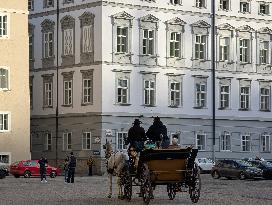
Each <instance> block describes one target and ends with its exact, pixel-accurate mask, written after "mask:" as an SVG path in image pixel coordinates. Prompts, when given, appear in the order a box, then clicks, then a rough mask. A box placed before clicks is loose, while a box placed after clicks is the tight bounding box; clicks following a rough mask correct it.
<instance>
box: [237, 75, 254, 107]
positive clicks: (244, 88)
mask: <svg viewBox="0 0 272 205" xmlns="http://www.w3.org/2000/svg"><path fill="white" fill-rule="evenodd" d="M250 86H251V81H250V80H240V106H239V108H240V110H249V109H250V97H251V95H250V92H251V89H250Z"/></svg>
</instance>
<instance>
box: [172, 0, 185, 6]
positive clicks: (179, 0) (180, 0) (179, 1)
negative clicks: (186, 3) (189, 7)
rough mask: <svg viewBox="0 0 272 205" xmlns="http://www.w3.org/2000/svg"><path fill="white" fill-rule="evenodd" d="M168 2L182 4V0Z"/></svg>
mask: <svg viewBox="0 0 272 205" xmlns="http://www.w3.org/2000/svg"><path fill="white" fill-rule="evenodd" d="M170 4H173V5H181V4H182V0H170Z"/></svg>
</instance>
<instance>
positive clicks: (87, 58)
mask: <svg viewBox="0 0 272 205" xmlns="http://www.w3.org/2000/svg"><path fill="white" fill-rule="evenodd" d="M94 17H95V16H94V14H92V13H89V12H84V13H83V14H82V15H81V16H80V17H79V20H80V28H81V43H80V48H81V49H80V51H81V52H80V62H81V63H83V64H84V63H92V62H94Z"/></svg>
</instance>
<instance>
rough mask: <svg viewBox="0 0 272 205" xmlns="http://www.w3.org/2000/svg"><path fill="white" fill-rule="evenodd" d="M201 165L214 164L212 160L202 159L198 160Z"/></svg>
mask: <svg viewBox="0 0 272 205" xmlns="http://www.w3.org/2000/svg"><path fill="white" fill-rule="evenodd" d="M198 162H199V163H213V162H212V160H210V159H207V158H200V159H198Z"/></svg>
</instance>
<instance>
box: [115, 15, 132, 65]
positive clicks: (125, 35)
mask: <svg viewBox="0 0 272 205" xmlns="http://www.w3.org/2000/svg"><path fill="white" fill-rule="evenodd" d="M133 19H134V17H133V16H131V15H130V14H128V13H126V12H125V11H123V12H120V13H117V14H114V15H112V16H111V20H112V21H111V22H112V38H113V42H112V43H113V44H112V57H113V62H118V63H131V57H132V53H131V48H132V42H131V40H132V26H133Z"/></svg>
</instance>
